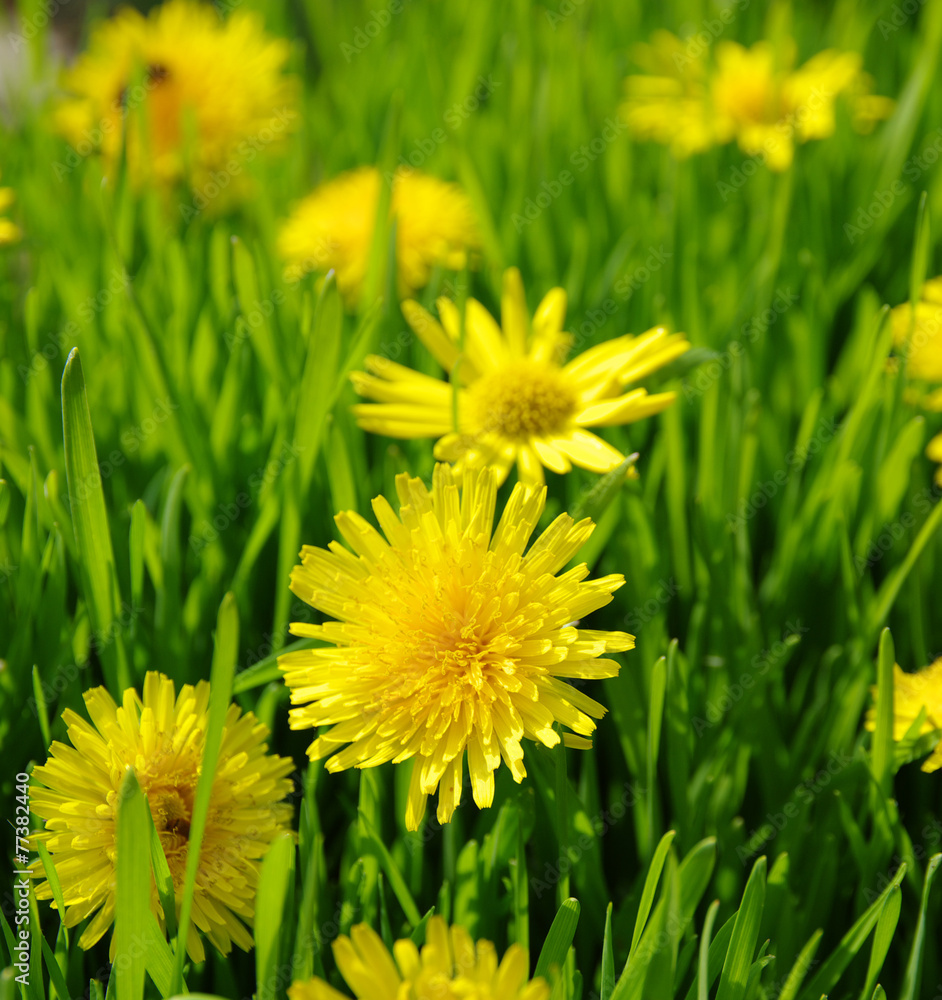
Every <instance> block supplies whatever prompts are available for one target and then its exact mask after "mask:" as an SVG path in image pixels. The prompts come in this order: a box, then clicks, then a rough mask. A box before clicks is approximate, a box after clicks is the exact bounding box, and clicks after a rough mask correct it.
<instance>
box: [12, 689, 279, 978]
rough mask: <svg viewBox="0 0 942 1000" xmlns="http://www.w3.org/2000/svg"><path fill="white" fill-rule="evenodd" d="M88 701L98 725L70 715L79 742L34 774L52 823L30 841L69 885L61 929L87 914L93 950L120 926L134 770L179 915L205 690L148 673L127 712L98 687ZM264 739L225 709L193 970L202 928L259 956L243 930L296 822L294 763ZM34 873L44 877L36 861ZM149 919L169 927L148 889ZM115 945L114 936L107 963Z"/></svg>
mask: <svg viewBox="0 0 942 1000" xmlns="http://www.w3.org/2000/svg"><path fill="white" fill-rule="evenodd" d="M84 697H85V705H86V708H87V709H88V714H89V717H90V718H91V723H88V722H86V721H85V720H84V719H83V718H82V717H81V716H79V715H78V714H77V713H75V712H73V711H72V710H71V709H67V710H66V711H65V712H64V713H63V719H64V720H65V723H66V726H67V727H68V736H69V740H70V742H71V744H72V745H71V746H69V745H68V744H65V743H58V742H55V743H53V744H52V746H51V747H50V751H49V752H50V756H49V759H48V760H47V761H46V763H45V764H43V765H41V766H39V767H36V768H34V769H33V774H32V779H33V787H32V789H31V808H32V811H33V812H34V813H35V814H36V815H37V816H39V817H40V818H41V819H43V820H45V829H44V830H43V831H42V832H41V833H37V834H34V835H33V840H34V843H44V844H45V845H46V847H47V849H48V850H49V853H50V855H51V856H52V861H53V863H54V865H55V869H56V874H57V875H58V877H59V881H60V883H61V884H62V895H63V898H64V902H65V906H66V913H65V926H66V927H74V926H76V924H78V923H80V922H81V921H82V920H85V919H86V918H87V917H92V920H91V921H90V923H89V924H88V926H87V927H86V928H85V930H84V931H83V933H82V935H81V937H80V938H79V946H80V947H82V948H90V947H91V946H92V945H94V944H95V943H96V942H97V941H99V940H100V939H101V937H102V936H103V935H104V934H105V932H106V931H107V930H108V928H109V927H110V926H111V925H112V923H113V922H114V915H115V886H116V873H115V858H116V848H115V841H116V819H117V801H118V792H119V789H120V787H121V781H122V779H123V778H124V775H125V772H126V770H127V768H128V767H133V768H134V771H135V774H136V776H137V779H138V781H139V782H140V785H141V788H142V789H143V791H144V793H145V795H146V796H147V801H148V804H149V805H150V811H151V815H152V816H153V818H154V825H155V826H156V828H157V832H158V834H159V836H160V843H161V845H162V846H163V849H164V854H165V855H166V857H167V864H168V865H169V867H170V874H171V875H172V876H173V887H174V891H175V893H176V897H177V912H178V915H179V909H180V899H181V893H182V889H183V880H184V873H185V871H186V859H187V851H188V848H189V839H188V838H189V833H190V817H191V815H192V811H193V799H194V796H195V793H196V782H197V779H198V777H199V772H200V767H201V765H202V760H203V748H204V745H205V740H206V727H207V723H208V713H209V684H208V682H206V681H200V682H199V684H197V685H196V687H193V686H191V685H189V684H186V685H184V686H183V687H182V688H181V689H180V693H179V695H176V696H175V695H174V685H173V681H172V680H170V678H168V677H165V676H164V675H163V674H158V673H156V672H152V673H148V674H147V675H146V677H145V678H144V694H143V698H141V697H139V696H138V693H137V692H136V691H135V690H134V689H133V688H129V689H128V690H127V691H125V692H124V697H123V699H122V705H121V706H120V707H119V706H118V705H117V704H116V703H115V701H114V699H113V698H112V697H111V695H110V694H109V693H108V692H107V690H106V689H105V688H103V687H98V688H94V689H93V690H91V691H86V692H85V695H84ZM267 735H268V730H267V729H266V728H265V726H263V725H262V724H261V723H259V722H258V721H257V720H256V719H255V716H254V715H252V713H251V712H248V713H246V714H245V715H243V714H242V710H241V709H240V708H239V706H238V705H231V706H230V707H229V712H228V714H227V716H226V723H225V729H224V730H223V738H222V746H221V749H220V751H219V759H218V762H217V764H216V775H215V779H214V781H213V789H212V794H211V797H210V805H209V813H208V816H207V820H206V830H205V833H204V835H203V843H202V850H201V851H200V863H199V868H198V870H197V876H196V892H195V895H194V897H193V910H192V923H191V925H190V933H189V936H188V938H187V952H188V953H189V955H190V957H191V958H192V959H193V960H194V961H197V962H201V961H203V959H204V958H205V952H204V949H203V944H202V942H201V940H200V937H199V934H198V933H197V929H198V930H199V931H202V932H203V933H204V934H205V935H206V936H207V937H208V938H209V940H210V941H211V942H212V943H213V944H214V945H215V946H216V948H218V949H219V951H220V952H222V954H224V955H225V954H228V953H229V951H230V950H231V947H232V944H233V943H235V944H237V945H238V946H239V947H240V948H243V949H245V950H248V949H250V948H251V947H252V935H251V933H250V932H249V930H248V929H247V926H246V925H248V926H249V927H250V926H251V925H252V920H253V916H254V911H255V890H256V887H257V885H258V874H259V867H260V861H261V859H262V858H263V857H264V855H265V854H266V852H267V851H268V847H269V845H270V844H271V842H272V840H274V838H275V837H276V836H277V835H278V834H279V833H280V832H282V830H283V829H285V828H286V827H287V826H288V824H289V822H290V819H291V815H292V809H291V806H290V805H288V804H287V803H283V802H282V801H281V800H282V799H283V798H284V797H285V795H286V794H287V793H288V792H289V791H290V790H291V787H292V785H291V781H290V780H289V779H288V778H287V775H288V774H289V773H290V772H291V771H292V769H293V767H294V764H293V762H292V761H291V760H290V759H288V758H284V757H276V756H274V755H273V754H268V753H267V752H266V751H267V747H266V744H265V742H264V741H265V738H266V736H267ZM31 870H32V874H33V875H34V876H35V877H37V878H39V877H41V876H42V874H43V869H42V864H41V862H38V861H37V862H35V863H34V864H33V866H32V869H31ZM36 896H37V898H38V899H52V889H51V887H50V886H49V884H48V882H46V881H44V880H43V881H41V882H40V883H39V884H38V885H37V888H36ZM52 905H53V908H56V904H55V903H53V904H52ZM151 910H152V911H153V913H154V915H155V916H156V917H157V919H158V920H159V921H160V924H161V926H163V921H164V916H163V910H162V908H161V906H160V901H159V897H158V895H157V889H156V886H155V885H154V884H153V883H152V885H151ZM114 947H115V939H114V938H112V941H111V949H112V958H114Z"/></svg>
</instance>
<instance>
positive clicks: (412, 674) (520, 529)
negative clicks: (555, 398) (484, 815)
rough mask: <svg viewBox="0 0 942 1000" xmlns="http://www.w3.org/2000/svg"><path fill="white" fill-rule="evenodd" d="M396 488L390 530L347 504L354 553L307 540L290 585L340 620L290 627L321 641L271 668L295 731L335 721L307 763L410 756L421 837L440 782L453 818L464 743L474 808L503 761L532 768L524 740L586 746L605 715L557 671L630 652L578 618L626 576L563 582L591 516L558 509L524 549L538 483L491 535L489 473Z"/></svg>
mask: <svg viewBox="0 0 942 1000" xmlns="http://www.w3.org/2000/svg"><path fill="white" fill-rule="evenodd" d="M396 490H397V492H398V494H399V501H400V504H401V507H400V510H399V515H398V517H397V516H396V514H395V512H394V511H393V508H392V507H391V506H390V504H389V503H388V501H387V500H386V499H385V498H384V497H377V498H376V499H375V500H374V501H373V511H374V513H375V515H376V519H377V521H378V522H379V525H380V527H381V528H382V531H383V535H385V538H384V537H383V535H381V534H380V533H379V532H378V531H377V530H376V529H375V528H373V527H372V526H371V525H370V524H369V523H368V522H367V521H366V520H365V519H364V518H362V517H361V516H360V515H359V514H356V513H354V512H352V511H346V512H344V513H342V514H338V515H337V517H336V522H337V527H338V528H339V530H340V533H341V535H342V536H343V538H344V540H345V541H346V542H347V544H348V545H349V546H350V547H351V548H352V549H353V553H351V552H350V551H349V550H348V549H346V548H344V547H343V546H342V545H341V544H340V543H338V542H331V543H330V546H329V551H327V550H325V549H320V548H314V547H311V546H305V547H304V548H303V549H302V551H301V560H302V565H300V566H296V567H295V569H294V570H293V572H292V574H291V590H292V591H293V592H294V593H295V594H296V595H297V596H298V597H300V598H301V599H302V600H303V601H305V602H306V603H308V604H310V605H311V606H312V607H314V608H317V609H318V610H319V611H322V612H323V613H325V614H327V615H330V616H332V617H333V618H334V619H336V620H335V621H328V622H325V623H324V624H321V625H309V624H304V623H296V624H293V625H292V626H291V631H292V632H293V633H294V634H295V635H298V636H302V637H305V638H314V639H319V640H321V641H322V642H325V643H329V644H330V645H329V646H324V647H321V648H315V649H305V650H300V651H297V652H292V653H286V654H284V655H283V656H281V657H279V660H278V662H279V666H280V667H281V670H282V671H283V672H284V675H285V683H286V684H287V685H288V687H289V688H290V689H291V703H292V705H294V706H295V707H294V708H292V709H291V712H290V715H289V719H290V725H291V728H292V729H310V728H315V727H318V726H331V727H332V728H331V729H329V730H328V731H326V732H322V733H321V735H319V736H318V737H317V739H315V740H314V742H313V743H312V744H311V746H310V747H309V749H308V754H309V756H310V757H311V759H312V760H318V759H320V758H322V757H328V756H330V755H332V756H330V759H329V760H328V761H327V764H326V768H327V770H328V771H330V772H336V771H342V770H345V769H346V768H349V767H375V766H376V765H378V764H384V763H386V762H387V761H392V762H393V763H397V764H398V763H401V762H403V761H406V760H409V759H411V758H414V763H413V768H412V781H411V785H410V787H409V797H408V804H407V808H406V826H407V827H408V829H410V830H416V829H418V826H419V822H420V820H421V819H422V816H423V814H424V812H425V802H426V798H427V796H429V795H432V794H434V792H435V790H436V789H439V800H438V820H439V822H441V823H447V822H448V821H449V820H450V819H451V816H452V814H453V812H454V810H455V809H456V808H457V806H458V804H459V802H460V801H461V788H462V783H463V778H462V775H463V773H464V759H465V753H466V752H467V759H468V770H469V772H470V775H471V790H472V794H473V797H474V801H475V803H476V804H477V805H478V807H479V808H481V809H483V808H485V807H487V806H490V805H491V803H492V801H493V798H494V771H495V770H496V769H497V768H498V766H499V765H500V762H501V760H503V761H504V763H505V764H506V765H507V767H508V768H509V769H510V773H511V775H512V776H513V778H514V780H515V781H517V782H520V781H522V780H523V778H524V777H525V776H526V771H525V770H524V767H523V748H522V747H521V745H520V742H521V740H523V739H530V740H536V741H538V742H540V743H542V744H543V745H544V746H547V747H552V746H556V745H557V744H558V743H559V736H558V734H557V733H556V731H555V730H554V729H553V723H554V722H559V723H561V724H562V725H564V726H567V727H568V728H569V729H571V730H572V731H573V734H576V735H573V734H569V733H567V734H566V735H565V736H564V737H563V738H564V741H565V743H566V745H567V746H573V747H580V748H583V747H588V746H590V745H591V744H590V743H589V741H588V740H587V739H585V737H587V736H590V735H591V734H592V733H593V732H594V730H595V723H594V722H593V718H596V719H599V718H601V717H602V716H603V715H604V713H605V708H604V707H603V706H602V705H600V704H599V703H598V702H596V701H594V700H593V699H592V698H589V697H588V696H587V695H585V694H583V693H582V691H580V690H578V689H577V688H574V687H572V686H571V685H570V684H568V683H566V681H565V678H569V677H581V678H586V679H594V678H601V677H614V676H615V675H616V674H617V673H618V669H619V665H618V663H616V662H615V661H614V660H609V659H599V657H601V656H602V655H603V654H604V653H610V652H620V651H623V650H627V649H631V648H633V646H634V637H633V636H630V635H628V634H627V633H624V632H598V631H593V630H587V629H578V628H576V627H575V626H574V624H573V623H575V622H576V621H578V620H580V619H582V618H584V617H585V616H586V615H588V614H590V613H591V612H592V611H595V610H597V609H598V608H601V607H604V606H605V605H606V604H608V603H609V602H610V601H611V600H612V596H611V595H612V592H613V591H615V590H617V589H618V588H619V587H620V586H621V585H622V584H623V583H624V577H623V576H621V575H612V576H606V577H602V578H600V579H598V580H592V581H588V580H586V577H587V576H588V574H589V570H588V567H587V566H586V565H585V563H583V564H581V565H579V566H576V567H575V568H573V569H570V570H568V571H567V572H565V573H563V574H562V575H561V576H557V575H556V574H557V573H559V571H560V570H561V569H562V567H563V566H565V565H566V564H567V563H568V562H569V560H570V559H572V557H573V556H574V555H575V554H576V553H577V552H578V550H579V549H580V548H581V546H582V545H583V544H584V542H585V541H586V540H587V539H588V538H589V536H590V535H591V534H592V531H593V530H594V527H595V525H594V524H593V523H592V521H591V520H590V519H589V518H585V519H584V520H582V521H580V522H578V523H575V522H573V520H572V518H571V517H570V516H569V515H568V514H560V515H559V517H557V518H556V520H555V521H553V523H552V524H551V525H550V526H549V527H548V528H547V529H546V530H545V531H544V532H543V534H542V535H541V536H540V537H539V538H538V539H537V540H536V541H535V542H534V543H533V545H531V546H530V548H529V550H527V551H526V554H524V550H525V549H526V546H527V541H528V539H529V538H530V536H531V534H532V533H533V531H534V529H535V528H536V525H537V522H538V520H539V518H540V515H541V513H542V512H543V508H544V505H545V501H546V489H545V488H543V489H540V490H529V489H527V488H526V487H525V486H523V485H522V484H520V483H518V484H517V485H516V486H515V487H514V490H513V493H512V494H511V496H510V499H509V500H508V502H507V506H506V507H505V509H504V512H503V515H502V516H501V518H500V522H499V523H498V525H497V528H496V530H495V529H494V523H493V522H494V509H495V503H496V495H497V483H496V477H495V474H494V471H493V470H491V469H486V470H479V471H476V472H470V473H468V474H466V476H465V479H464V484H463V488H462V489H460V490H459V488H458V486H457V485H456V484H455V483H454V480H453V476H452V472H451V469H450V468H449V467H448V466H446V465H438V466H436V468H435V473H434V476H433V480H432V489H431V491H429V490H428V489H427V488H426V487H425V485H424V484H423V483H422V481H421V480H420V479H412V478H410V477H409V476H408V475H407V474H403V475H400V476H398V477H397V478H396ZM344 744H349V746H346V747H345V748H344V749H341V747H343V745H344ZM439 784H440V785H441V787H440V788H439Z"/></svg>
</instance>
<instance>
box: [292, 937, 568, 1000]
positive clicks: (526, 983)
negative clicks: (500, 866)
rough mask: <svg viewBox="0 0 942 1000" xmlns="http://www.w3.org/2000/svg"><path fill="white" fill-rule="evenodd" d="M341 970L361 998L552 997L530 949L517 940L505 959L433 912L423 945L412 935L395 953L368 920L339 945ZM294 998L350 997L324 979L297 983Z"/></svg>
mask: <svg viewBox="0 0 942 1000" xmlns="http://www.w3.org/2000/svg"><path fill="white" fill-rule="evenodd" d="M333 951H334V959H335V960H336V962H337V968H338V969H339V970H340V974H341V975H342V976H343V978H344V979H345V980H346V982H347V985H348V986H349V987H350V989H351V990H353V993H354V996H356V998H357V1000H397V998H398V1000H409V998H412V1000H431V998H435V1000H548V998H549V995H550V987H549V984H548V983H547V982H546V980H545V979H542V978H536V979H530V978H529V969H530V965H529V962H528V960H527V953H526V952H525V951H524V950H523V948H521V947H520V945H518V944H512V945H511V946H510V947H509V948H508V949H507V951H506V952H505V953H504V957H503V958H502V959H501V961H500V964H498V962H497V951H496V950H495V948H494V945H492V944H491V942H490V941H478V942H477V944H476V945H475V943H474V941H472V939H471V935H470V934H469V933H468V932H467V931H466V930H465V929H464V928H463V927H460V926H458V925H455V926H453V927H451V928H449V927H448V925H447V924H446V923H445V921H444V920H443V919H442V917H431V918H430V919H429V922H428V924H427V926H426V930H425V944H424V945H423V947H422V950H421V951H419V949H418V948H417V947H416V945H415V944H414V943H413V942H412V940H411V939H410V938H404V939H400V940H399V941H396V943H395V944H394V945H393V947H392V954H391V955H390V953H389V949H388V948H387V947H386V945H385V944H384V943H383V939H382V938H381V937H380V936H379V935H378V934H377V933H376V931H374V930H372V928H370V927H368V926H367V925H366V924H357V925H355V926H354V927H353V928H352V929H351V931H350V937H347V936H346V935H343V934H341V935H340V937H338V938H337V940H336V941H335V942H334V945H333ZM288 997H289V1000H347V997H345V996H344V994H343V993H340V992H339V991H337V990H335V989H334V988H333V987H332V986H330V985H329V984H327V983H325V982H324V980H323V979H318V978H316V977H315V978H314V979H309V980H307V981H306V982H298V983H295V984H294V985H293V986H292V987H291V988H290V989H289V990H288Z"/></svg>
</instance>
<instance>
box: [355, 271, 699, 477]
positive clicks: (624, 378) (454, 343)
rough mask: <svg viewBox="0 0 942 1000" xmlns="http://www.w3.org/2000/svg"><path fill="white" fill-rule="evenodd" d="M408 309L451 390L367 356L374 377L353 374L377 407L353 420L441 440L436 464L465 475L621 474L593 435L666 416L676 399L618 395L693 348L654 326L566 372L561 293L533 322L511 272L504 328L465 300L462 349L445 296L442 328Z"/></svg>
mask: <svg viewBox="0 0 942 1000" xmlns="http://www.w3.org/2000/svg"><path fill="white" fill-rule="evenodd" d="M402 311H403V315H404V316H405V317H406V320H407V321H408V322H409V325H410V326H411V327H412V329H413V330H414V331H415V333H416V335H417V336H418V337H419V339H420V340H421V341H422V343H423V344H425V346H426V347H427V348H428V349H429V351H430V352H431V353H432V354H433V355H434V357H435V359H436V360H437V361H438V362H439V364H441V365H442V367H443V368H444V369H445V371H446V372H450V373H451V377H452V382H451V384H449V383H447V382H442V381H440V380H439V379H435V378H431V377H429V376H427V375H421V374H419V373H418V372H415V371H413V370H412V369H410V368H406V367H404V366H403V365H398V364H394V363H393V362H392V361H389V360H388V359H386V358H381V357H377V356H373V355H371V356H369V357H367V359H366V367H367V369H368V370H369V371H368V372H354V373H353V375H352V376H351V377H352V379H353V384H354V387H355V388H356V390H357V392H358V393H359V394H360V395H361V396H365V397H366V398H367V399H373V400H377V401H378V402H376V403H363V404H360V405H357V406H354V407H353V412H354V414H355V415H356V418H357V422H358V423H359V424H360V426H361V427H362V428H363V429H364V430H367V431H371V432H373V433H374V434H385V435H387V436H388V437H398V438H427V437H438V438H439V441H438V442H437V444H436V445H435V457H436V458H438V459H440V460H442V461H446V462H452V463H454V464H455V468H456V471H457V473H458V474H459V475H461V473H462V472H463V471H464V469H468V468H479V467H482V466H485V465H492V466H495V467H496V468H497V469H498V470H499V481H500V482H503V481H504V479H506V478H507V475H508V473H509V472H510V469H511V467H512V466H513V464H514V463H515V462H516V463H517V467H518V471H519V475H520V479H521V480H522V481H523V482H526V483H541V482H542V481H543V467H544V466H545V467H546V468H548V469H550V470H552V471H553V472H559V473H565V472H569V471H570V469H571V468H572V466H573V465H578V466H580V467H581V468H583V469H589V470H591V471H593V472H609V471H610V470H612V469H614V468H616V467H617V466H618V465H620V464H621V463H622V462H623V461H624V458H625V456H624V455H622V453H621V452H620V451H618V449H617V448H615V447H613V446H612V445H610V444H608V442H606V441H603V440H602V439H601V438H600V437H598V436H596V435H595V434H593V433H591V431H589V430H587V429H586V428H588V427H612V426H615V425H618V424H628V423H632V422H633V421H636V420H641V419H642V418H644V417H648V416H650V415H652V414H654V413H660V412H661V410H663V409H665V408H666V407H668V406H669V405H670V404H671V403H672V402H673V401H674V399H675V398H676V395H677V394H676V393H674V392H662V393H657V394H654V395H648V392H647V390H646V389H643V388H632V389H630V391H628V392H624V393H623V392H622V390H624V389H625V388H627V387H629V386H631V385H633V384H634V383H636V382H638V381H639V380H641V379H643V378H645V377H646V376H647V375H650V374H651V372H653V371H655V370H657V369H658V368H661V367H662V366H663V365H665V364H667V363H668V362H669V361H672V360H673V359H674V358H676V357H678V356H679V355H681V354H683V353H684V352H685V351H686V350H687V349H688V348H689V347H690V345H689V343H688V342H687V341H686V340H685V339H684V338H683V337H682V336H681V335H680V334H676V335H674V336H668V334H667V331H666V330H665V329H664V328H663V327H657V328H655V329H653V330H649V331H648V332H647V333H645V334H643V335H642V336H640V337H633V336H631V335H626V336H624V337H617V338H615V339H614V340H609V341H606V342H604V343H602V344H599V345H597V346H596V347H591V348H589V350H587V351H585V352H584V353H582V354H580V355H579V356H578V357H575V358H573V359H572V360H571V361H569V362H568V364H563V361H564V358H565V355H566V353H567V351H568V348H569V344H570V342H571V338H570V336H569V334H567V333H563V331H562V326H563V321H564V319H565V315H566V293H565V292H564V291H563V289H562V288H554V289H552V290H551V291H550V292H549V293H548V294H547V295H546V297H545V298H544V299H543V301H542V302H541V303H540V305H539V306H538V307H537V310H536V314H535V315H534V317H533V321H532V324H531V322H530V320H529V318H528V316H527V305H526V299H525V297H524V293H523V284H522V282H521V279H520V272H519V271H518V270H517V269H516V268H511V269H510V270H508V271H506V272H505V274H504V287H503V296H502V301H501V323H502V326H498V325H497V323H496V322H495V321H494V319H493V318H492V317H491V315H490V313H488V311H487V310H486V309H485V308H484V306H482V305H481V304H480V302H478V301H476V300H475V299H469V300H468V303H467V308H466V312H465V323H464V348H463V350H462V348H461V347H460V346H459V345H460V343H461V336H462V331H461V319H460V315H459V312H458V308H457V307H456V306H455V304H454V303H453V302H452V301H450V300H449V299H445V298H442V299H439V300H438V312H439V315H440V316H441V323H439V322H438V321H437V320H435V319H434V318H433V317H432V316H431V315H430V314H429V313H428V312H426V311H425V310H424V309H423V308H422V307H421V306H420V305H418V303H416V302H411V301H410V302H404V303H403V305H402ZM456 396H457V399H456V398H455V397H456ZM456 412H457V426H455V413H456Z"/></svg>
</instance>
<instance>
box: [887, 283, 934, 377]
mask: <svg viewBox="0 0 942 1000" xmlns="http://www.w3.org/2000/svg"><path fill="white" fill-rule="evenodd" d="M890 323H891V324H892V327H893V343H894V344H895V345H896V348H897V351H898V352H899V353H902V354H904V355H905V356H906V376H907V378H911V379H918V380H919V381H922V382H942V277H938V278H931V279H930V280H929V281H927V282H925V284H924V285H923V286H922V293H921V296H920V300H919V302H917V303H916V315H915V318H914V317H913V309H912V306H911V305H910V303H909V302H904V303H903V304H902V305H899V306H896V307H895V308H894V309H891V310H890Z"/></svg>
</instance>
